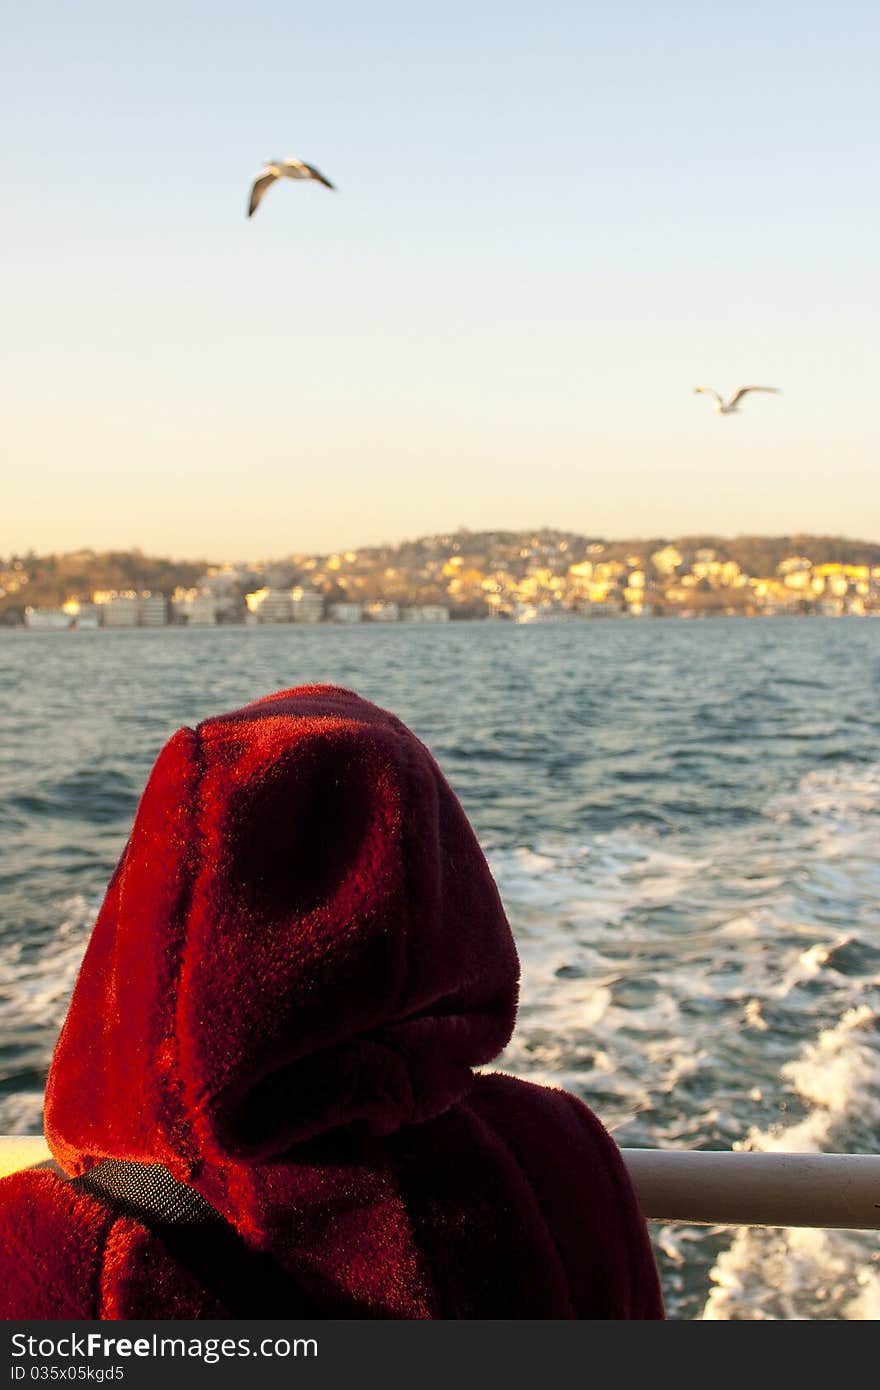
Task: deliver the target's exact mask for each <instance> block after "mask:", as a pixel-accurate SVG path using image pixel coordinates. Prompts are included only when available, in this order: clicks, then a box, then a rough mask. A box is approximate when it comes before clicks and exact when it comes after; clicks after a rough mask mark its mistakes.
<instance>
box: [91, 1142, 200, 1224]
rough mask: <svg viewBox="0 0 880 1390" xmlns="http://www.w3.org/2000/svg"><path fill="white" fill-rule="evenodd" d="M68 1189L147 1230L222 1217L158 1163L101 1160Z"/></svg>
mask: <svg viewBox="0 0 880 1390" xmlns="http://www.w3.org/2000/svg"><path fill="white" fill-rule="evenodd" d="M71 1186H72V1187H78V1188H80V1190H81V1191H84V1192H91V1193H92V1195H93V1196H95V1197H101V1198H102V1199H103V1200H104V1201H105V1202H109V1203H110V1205H111V1206H114V1207H116V1208H117V1209H118V1210H119V1211H121V1212H125V1214H126V1215H128V1216H133V1217H134V1218H135V1219H138V1218H140V1219H141V1220H142V1221H144V1222H145V1223H146V1224H147V1225H149V1226H199V1225H204V1224H206V1223H208V1222H216V1221H222V1220H223V1217H222V1216H221V1215H220V1213H219V1211H217V1210H216V1208H215V1207H212V1206H211V1204H210V1202H206V1201H205V1199H204V1197H202V1196H201V1194H200V1193H198V1192H196V1191H195V1189H194V1188H192V1187H187V1185H186V1183H182V1182H178V1181H177V1179H176V1178H175V1177H172V1175H171V1173H169V1171H168V1169H167V1168H164V1167H163V1166H162V1164H161V1163H134V1162H132V1161H131V1160H129V1159H121V1158H105V1159H104V1160H103V1161H102V1162H101V1163H97V1164H96V1165H95V1167H94V1168H90V1169H89V1171H88V1172H87V1173H83V1175H82V1176H81V1177H79V1178H73V1179H72V1180H71Z"/></svg>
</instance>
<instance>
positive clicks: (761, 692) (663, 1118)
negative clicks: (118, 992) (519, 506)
mask: <svg viewBox="0 0 880 1390" xmlns="http://www.w3.org/2000/svg"><path fill="white" fill-rule="evenodd" d="M325 680H326V681H332V682H334V683H337V684H341V685H347V686H349V687H351V688H352V689H355V690H357V691H358V692H359V693H360V694H362V695H364V696H366V697H367V698H369V699H372V700H375V701H376V702H377V703H379V704H381V705H384V706H385V707H386V708H388V709H391V710H393V711H394V712H395V713H396V714H398V715H400V717H401V718H402V719H404V720H405V721H406V723H407V724H409V726H410V727H411V728H412V729H413V730H414V732H415V733H417V734H418V735H419V737H420V738H422V739H423V740H424V742H426V743H427V744H428V745H429V747H430V748H431V749H432V751H433V752H434V754H435V756H436V757H437V759H438V761H439V762H440V764H441V766H442V767H443V769H444V771H445V773H446V775H447V777H448V778H449V780H450V782H451V783H452V786H453V787H454V788H455V790H456V792H457V793H458V795H459V797H460V799H461V801H462V803H463V805H464V807H465V810H466V811H467V813H468V815H469V817H470V819H471V821H472V823H473V825H474V827H475V829H476V831H477V834H478V836H479V838H480V841H481V843H482V844H483V847H484V849H485V850H486V853H487V856H488V858H489V861H490V864H491V866H492V869H493V872H494V874H495V877H496V879H497V882H498V885H499V888H500V890H501V895H502V898H503V899H504V902H505V906H506V908H507V911H508V915H509V917H510V920H511V924H512V926H513V928H514V931H515V934H516V937H517V941H518V945H519V949H520V955H521V958H522V964H523V983H522V1002H521V1007H520V1015H519V1022H518V1026H517V1030H516V1032H515V1034H514V1038H513V1041H512V1043H511V1045H510V1046H509V1047H508V1049H507V1051H506V1052H505V1053H504V1055H503V1056H502V1057H501V1058H499V1061H498V1065H499V1066H501V1067H503V1068H504V1069H505V1070H508V1071H513V1072H515V1073H517V1074H518V1075H521V1076H524V1077H528V1078H530V1079H532V1080H539V1081H551V1082H554V1083H556V1084H561V1085H564V1086H567V1087H569V1088H570V1089H572V1090H574V1091H576V1092H577V1093H578V1094H579V1095H581V1096H583V1098H584V1099H585V1100H586V1101H587V1102H588V1103H589V1104H590V1105H592V1106H593V1108H594V1109H595V1110H596V1111H597V1112H598V1113H599V1115H600V1116H601V1117H602V1119H603V1120H604V1121H605V1123H606V1124H607V1125H608V1126H609V1128H610V1129H611V1130H612V1131H613V1132H614V1134H615V1137H616V1138H617V1140H618V1142H619V1143H620V1144H622V1145H623V1146H624V1147H627V1146H641V1145H647V1146H650V1147H691V1148H730V1147H732V1146H740V1147H747V1148H755V1149H774V1148H775V1149H784V1150H800V1151H811V1150H823V1151H829V1152H878V1151H880V1133H878V1130H880V1086H878V1081H880V1038H878V986H880V621H877V620H874V619H855V618H853V619H775V620H774V619H767V620H757V621H747V620H742V619H710V620H705V621H693V622H683V621H662V620H650V621H636V620H633V621H629V620H607V621H601V620H594V621H591V622H584V623H560V624H555V625H554V624H547V625H544V626H541V625H537V626H534V625H533V626H523V627H517V626H510V625H506V624H487V623H455V624H450V625H448V626H443V627H417V626H410V625H409V624H407V625H401V626H400V627H386V626H379V625H374V626H369V627H368V626H363V627H360V628H352V629H348V630H345V629H335V628H330V627H320V628H315V629H302V628H300V627H281V628H274V629H272V628H226V629H219V630H204V631H192V632H187V631H185V630H177V629H167V630H159V631H154V632H153V631H144V632H135V631H133V632H107V633H104V632H94V633H89V632H81V633H46V634H41V633H27V632H18V631H16V632H8V633H0V837H2V845H3V854H2V859H0V1132H5V1133H14V1132H19V1133H29V1132H30V1133H34V1132H38V1131H39V1128H40V1122H41V1096H42V1087H43V1083H44V1079H45V1073H46V1066H47V1063H48V1058H49V1055H50V1053H51V1049H52V1046H53V1044H54V1041H55V1037H56V1034H57V1030H58V1027H59V1025H60V1022H61V1020H62V1018H63V1016H64V1012H65V1010H66V1007H67V1001H68V998H69V994H70V990H71V987H72V984H73V979H74V975H75V972H76V970H77V967H78V965H79V961H80V959H81V956H82V952H83V949H84V945H85V941H86V938H87V935H88V932H89V930H90V928H91V924H92V922H93V920H94V916H95V913H96V910H97V907H98V905H99V903H100V900H101V897H102V895H103V891H104V888H105V886H106V883H107V879H108V877H109V875H110V872H111V870H112V868H113V866H114V864H115V861H116V858H117V856H118V854H119V852H120V850H121V848H122V845H123V843H124V840H125V837H126V835H127V833H128V830H129V828H130V825H131V821H132V817H133V815H134V811H135V808H136V806H137V801H138V797H139V796H140V793H141V791H142V790H143V786H144V783H145V780H146V777H147V774H148V772H149V770H150V767H151V765H152V763H153V761H154V759H155V757H156V755H157V753H158V751H159V749H160V747H161V746H162V744H163V743H164V742H165V740H166V739H167V738H168V736H169V735H170V734H171V733H172V732H173V731H174V730H175V729H176V728H178V727H179V726H180V725H182V724H193V723H195V722H197V721H198V720H199V719H202V718H204V717H205V716H207V715H210V714H216V713H218V712H220V711H221V710H224V709H230V708H234V707H235V706H237V705H240V704H242V703H244V702H246V701H248V700H251V699H254V698H256V697H257V696H259V695H263V694H266V693H268V692H269V691H271V690H275V689H279V688H281V687H284V686H290V685H297V684H301V683H305V682H311V681H325ZM652 1234H653V1237H654V1240H655V1247H656V1250H657V1253H658V1259H659V1262H660V1266H661V1272H662V1276H663V1282H664V1291H665V1295H666V1300H667V1306H668V1309H669V1313H670V1316H672V1317H673V1318H679V1319H691V1318H714V1319H734V1318H749V1319H756V1318H788V1319H790V1318H809V1319H815V1318H833V1319H840V1318H853V1319H859V1318H877V1317H880V1237H878V1235H877V1233H866V1232H839V1231H836V1232H828V1231H825V1232H822V1231H812V1230H801V1231H782V1230H760V1229H752V1230H736V1229H731V1228H708V1227H697V1226H673V1225H669V1226H660V1225H652Z"/></svg>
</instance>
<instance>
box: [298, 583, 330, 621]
mask: <svg viewBox="0 0 880 1390" xmlns="http://www.w3.org/2000/svg"><path fill="white" fill-rule="evenodd" d="M290 605H291V614H292V617H293V621H294V622H295V623H319V622H320V621H321V619H322V618H323V616H324V595H323V594H319V593H318V590H317V589H304V588H302V586H301V585H299V584H297V585H296V587H295V588H293V589H292V590H291V593H290Z"/></svg>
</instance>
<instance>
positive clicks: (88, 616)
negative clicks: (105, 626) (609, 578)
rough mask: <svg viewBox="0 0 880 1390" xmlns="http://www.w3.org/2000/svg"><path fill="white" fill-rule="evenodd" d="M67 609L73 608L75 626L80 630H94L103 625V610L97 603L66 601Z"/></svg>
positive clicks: (68, 610)
mask: <svg viewBox="0 0 880 1390" xmlns="http://www.w3.org/2000/svg"><path fill="white" fill-rule="evenodd" d="M64 607H65V610H66V611H67V612H68V613H70V611H71V608H72V609H73V613H72V617H73V626H74V627H75V628H77V630H78V631H80V632H93V631H95V630H96V629H97V628H99V627H100V626H101V610H100V608H99V607H98V605H97V603H78V602H77V601H76V600H74V602H73V604H69V603H65V605H64Z"/></svg>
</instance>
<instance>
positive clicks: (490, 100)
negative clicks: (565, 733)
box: [0, 0, 880, 561]
mask: <svg viewBox="0 0 880 1390" xmlns="http://www.w3.org/2000/svg"><path fill="white" fill-rule="evenodd" d="M878 68H880V9H878V7H877V6H876V4H875V3H873V0H871V3H870V4H869V3H863V4H853V3H847V0H842V3H840V4H838V5H837V6H835V7H831V6H829V5H828V4H827V3H824V2H823V3H822V4H821V5H818V4H814V3H810V0H807V3H799V4H794V3H791V4H780V3H774V0H766V3H761V4H751V3H744V4H741V5H739V6H738V7H737V9H736V10H735V12H734V11H730V10H723V9H722V8H721V7H720V6H716V7H711V6H710V7H706V6H705V5H697V4H695V3H688V4H675V3H671V4H669V5H664V6H660V5H657V4H656V3H655V0H650V3H649V0H638V2H637V3H629V4H627V3H622V4H619V5H616V6H614V7H611V6H608V5H607V4H605V3H603V4H597V3H592V0H547V2H546V3H543V4H541V5H536V4H534V3H532V4H528V5H526V4H519V3H516V0H506V3H499V2H498V0H484V2H483V3H481V0H469V2H468V3H460V0H446V3H444V4H443V5H442V6H439V5H437V6H431V7H427V6H418V5H412V4H411V3H403V0H373V3H371V4H370V5H368V6H366V5H364V4H363V3H355V0H323V3H322V4H321V5H315V4H314V3H310V4H309V5H305V4H299V3H282V0H250V3H248V4H247V5H242V4H237V5H233V4H229V3H227V0H213V3H210V4H209V3H207V0H196V2H195V3H188V0H175V3H169V2H168V0H151V4H150V5H143V6H139V7H134V6H131V5H120V4H119V3H118V0H113V3H104V0H100V2H98V0H80V3H78V4H77V5H75V6H74V5H70V4H62V3H55V4H50V3H46V0H31V3H30V4H28V5H17V6H14V7H11V8H10V9H9V10H8V11H7V14H6V16H5V18H4V25H3V44H2V49H0V122H2V129H3V132H4V135H3V139H2V141H0V174H2V178H3V186H4V188H5V189H6V191H7V196H6V198H5V199H4V204H5V206H4V215H3V218H2V221H0V305H2V314H0V358H2V360H0V556H8V555H9V554H10V553H12V552H18V553H22V552H24V551H27V550H29V549H33V550H36V551H38V552H45V551H48V550H57V551H62V550H73V549H79V548H81V547H93V548H95V549H99V550H100V549H109V548H129V547H134V546H139V547H140V548H141V549H143V550H145V551H147V552H148V553H151V554H158V555H169V556H174V557H177V558H197V557H198V558H205V559H209V560H213V561H220V560H247V559H251V560H253V559H256V558H267V557H281V556H284V555H288V554H291V553H296V552H302V551H307V552H325V551H332V550H344V549H347V548H356V547H358V546H360V545H371V544H379V543H382V542H398V541H401V540H404V539H412V538H415V537H417V536H422V535H427V534H435V533H438V532H443V531H446V530H451V529H455V528H457V527H468V528H470V529H471V530H479V529H484V528H487V529H492V528H498V529H527V528H537V527H544V526H547V527H557V528H560V529H565V530H573V531H578V532H582V533H584V534H586V535H590V536H601V537H606V538H610V539H613V538H624V537H626V538H635V537H659V536H677V535H684V534H696V533H712V534H718V535H736V534H743V533H756V534H765V535H770V534H783V533H795V532H809V533H819V534H834V535H846V536H850V537H853V538H858V539H865V540H875V541H876V540H880V468H878V462H880V451H878V425H877V408H876V395H877V386H876V376H877V339H878V327H880V325H878V308H880V293H878V291H880V256H878V252H877V248H878V246H880V179H878V167H877V164H878V161H877V130H878V115H880V84H878V83H877V80H876V72H877V70H878ZM287 156H295V157H298V158H302V159H305V160H308V161H309V162H311V163H313V164H315V165H317V166H318V168H319V169H321V170H322V171H323V173H325V174H326V175H327V177H328V178H330V179H331V181H332V182H333V183H334V184H336V186H337V191H336V192H330V191H329V190H327V189H325V188H323V187H321V186H320V185H318V184H314V183H289V182H284V183H278V184H277V185H275V186H274V187H273V188H271V189H270V190H269V191H268V193H267V194H266V196H265V198H264V200H263V202H262V204H261V205H260V208H259V209H258V211H257V213H256V214H255V216H254V217H253V218H252V219H250V220H249V219H248V218H247V217H246V215H245V213H246V208H247V201H248V194H249V190H250V185H251V182H252V180H253V178H254V176H255V174H256V173H257V171H258V170H259V169H260V168H261V167H262V165H263V163H264V161H265V160H267V159H272V158H278V157H282V158H283V157H287ZM751 383H756V384H761V385H772V386H776V387H778V388H780V391H781V394H779V395H763V396H759V395H755V396H750V397H747V398H746V401H745V404H744V406H743V409H742V412H741V414H739V415H736V416H731V417H727V418H725V417H719V416H717V415H716V414H715V413H714V411H713V410H712V407H711V403H710V401H709V399H708V398H707V397H705V396H695V395H694V394H693V388H694V386H696V385H702V384H707V385H710V386H713V387H715V388H717V389H718V390H719V391H721V392H722V393H723V394H727V393H729V392H730V391H732V390H733V389H734V388H735V387H737V386H739V385H741V384H751Z"/></svg>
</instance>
